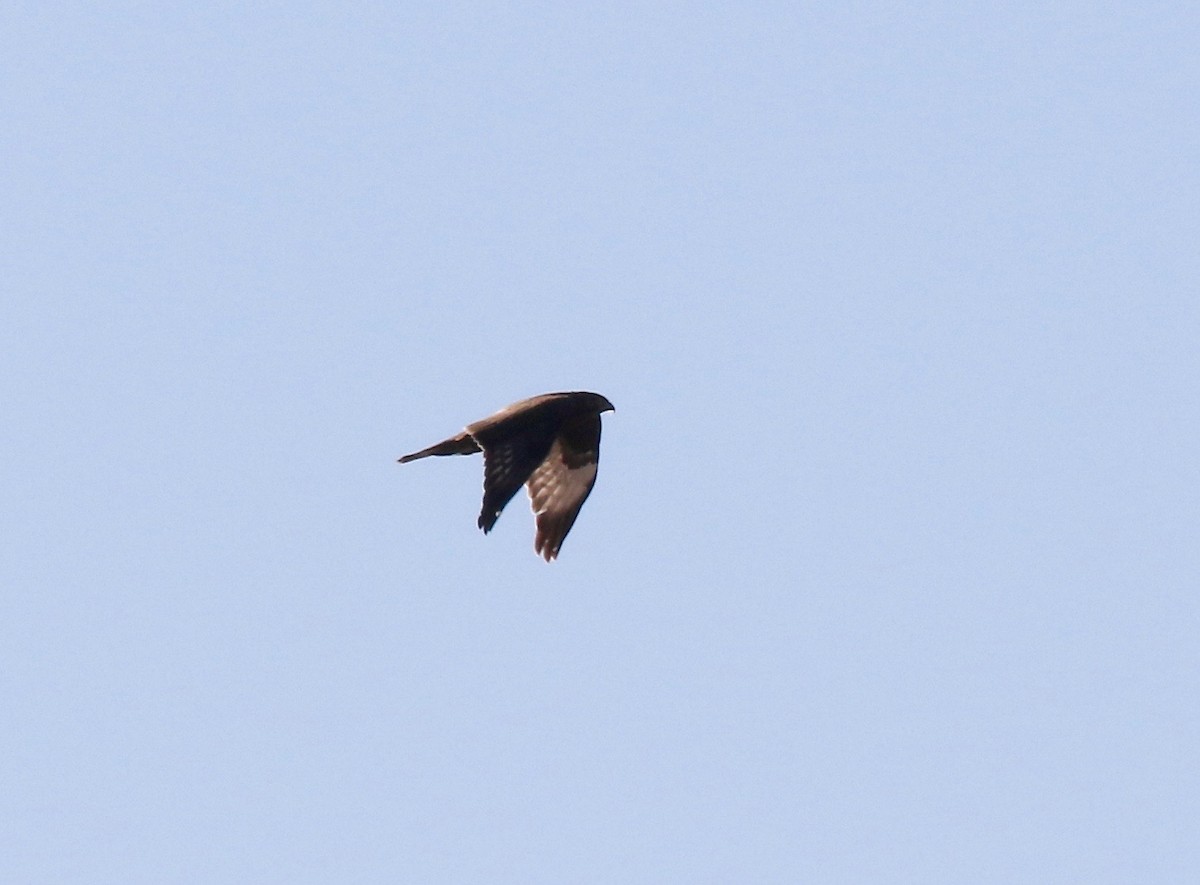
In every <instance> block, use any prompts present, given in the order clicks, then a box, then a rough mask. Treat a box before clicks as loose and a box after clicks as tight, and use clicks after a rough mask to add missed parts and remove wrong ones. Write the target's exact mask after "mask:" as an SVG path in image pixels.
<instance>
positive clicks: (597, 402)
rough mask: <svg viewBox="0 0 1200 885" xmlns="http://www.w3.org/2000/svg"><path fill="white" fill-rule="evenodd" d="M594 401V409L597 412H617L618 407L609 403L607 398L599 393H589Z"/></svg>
mask: <svg viewBox="0 0 1200 885" xmlns="http://www.w3.org/2000/svg"><path fill="white" fill-rule="evenodd" d="M588 396H589V397H591V400H592V408H594V409H595V410H596V411H597V412H615V411H616V410H617V407H616V406H614V405H613V404H612V403H610V402H609V401H608V398H607V397H603V396H601V395H600V394H598V393H589V394H588Z"/></svg>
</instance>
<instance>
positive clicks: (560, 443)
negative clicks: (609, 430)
mask: <svg viewBox="0 0 1200 885" xmlns="http://www.w3.org/2000/svg"><path fill="white" fill-rule="evenodd" d="M599 459H600V416H599V415H597V414H588V415H579V416H576V417H574V418H571V419H568V420H567V421H566V422H565V423H564V424H563V425H562V427H561V428H560V430H559V433H558V435H557V436H556V437H555V438H554V442H553V443H552V445H551V446H550V451H549V453H548V454H547V455H546V457H545V459H544V460H543V461H542V462H541V463H540V464H539V465H538V466H537V468H536V469H535V470H534V471H533V474H532V475H531V476H530V477H529V502H530V504H531V506H532V507H533V512H534V515H535V516H536V518H537V536H536V537H535V538H534V542H533V546H534V549H535V550H536V551H537V552H538V553H539V554H540V555H541V556H542V558H543V559H545V560H546V561H547V562H549V561H550V560H552V559H554V558H555V557H556V556H558V549H559V548H560V547H561V546H562V542H563V539H564V538H566V537H567V532H569V531H571V526H573V525H574V524H575V518H576V517H577V516H579V510H580V508H581V507H583V502H584V501H586V500H587V496H588V495H589V494H591V491H592V486H594V485H595V484H596V468H597V462H598V461H599Z"/></svg>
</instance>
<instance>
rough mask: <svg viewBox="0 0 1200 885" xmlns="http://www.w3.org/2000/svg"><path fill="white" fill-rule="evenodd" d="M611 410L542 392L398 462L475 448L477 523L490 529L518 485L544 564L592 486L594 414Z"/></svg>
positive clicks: (585, 398)
mask: <svg viewBox="0 0 1200 885" xmlns="http://www.w3.org/2000/svg"><path fill="white" fill-rule="evenodd" d="M611 411H615V409H614V408H613V404H612V403H610V402H609V401H608V400H607V399H605V398H604V397H602V396H601V395H600V394H598V393H586V392H583V391H573V392H570V393H543V394H542V395H541V396H534V397H530V398H529V399H523V400H521V401H520V402H517V403H513V404H512V405H511V406H506V407H505V408H503V409H501V410H500V411H499V412H497V413H496V414H494V415H492V416H491V417H489V418H484V419H483V420H482V421H476V422H475V423H474V424H468V425H467V429H466V430H464V431H463V432H462V433H460V434H458V436H452V437H450V438H449V439H447V440H443V441H442V442H440V443H438V444H437V445H433V446H430V447H429V448H427V449H422V450H421V451H419V452H413V453H412V454H411V455H405V456H404V457H403V458H401V459H400V463H401V464H407V463H408V462H409V461H416V460H417V459H418V458H428V457H429V456H430V455H473V454H475V453H476V452H479V451H482V452H483V510H482V511H480V513H479V527H480V528H481V529H483V533H484V534H485V535H486V534H487V533H488V532H490V531H491V530H492V526H494V525H495V524H496V520H497V519H499V518H500V511H502V510H503V509H504V505H506V504H507V503H508V502H509V501H511V500H512V497H513V495H515V494H516V493H517V490H518V489H520V488H521V486H525V487H526V490H527V491H528V492H529V502H530V504H531V506H532V507H533V513H534V516H535V517H536V521H537V534H536V535H535V537H534V540H533V549H534V550H536V551H537V552H538V554H539V555H541V556H542V558H543V559H545V560H546V562H550V561H551V560H552V559H554V558H555V557H556V556H558V549H559V548H560V547H561V546H562V542H563V539H564V538H565V537H566V536H567V532H569V531H570V530H571V526H572V525H574V523H575V517H577V516H578V515H579V510H580V508H581V507H583V502H584V501H586V500H587V496H588V495H589V494H590V493H591V491H592V486H593V485H595V484H596V462H597V461H598V460H599V458H600V415H601V413H602V412H611Z"/></svg>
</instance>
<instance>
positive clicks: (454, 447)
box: [400, 430, 480, 464]
mask: <svg viewBox="0 0 1200 885" xmlns="http://www.w3.org/2000/svg"><path fill="white" fill-rule="evenodd" d="M479 450H480V449H479V443H477V442H475V439H474V438H473V437H472V436H471V434H469V433H467V432H466V431H465V430H464V431H463V432H462V433H460V434H459V435H458V436H452V437H450V439H446V440H442V441H441V442H440V443H438V444H437V445H433V446H430V447H429V448H427V449H421V451H419V452H413V453H412V454H411V455H405V456H404V457H403V458H401V459H400V463H401V464H407V463H408V462H409V461H416V460H417V459H418V458H428V457H429V456H430V455H473V454H475V453H476V452H478V451H479Z"/></svg>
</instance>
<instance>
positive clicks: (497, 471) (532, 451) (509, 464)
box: [479, 422, 554, 534]
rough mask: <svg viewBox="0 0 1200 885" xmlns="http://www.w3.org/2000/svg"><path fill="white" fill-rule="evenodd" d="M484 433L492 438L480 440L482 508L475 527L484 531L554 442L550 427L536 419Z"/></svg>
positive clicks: (496, 517)
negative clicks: (519, 427) (524, 424)
mask: <svg viewBox="0 0 1200 885" xmlns="http://www.w3.org/2000/svg"><path fill="white" fill-rule="evenodd" d="M488 436H490V437H492V438H490V439H487V440H486V441H485V440H483V439H481V440H480V443H481V444H482V446H483V509H482V510H481V511H480V512H479V527H480V528H481V529H483V531H484V533H485V534H486V533H487V532H490V531H491V530H492V526H494V525H495V524H496V520H497V519H499V518H500V511H502V510H503V509H504V505H506V504H507V503H508V502H509V501H511V500H512V496H513V495H515V494H516V493H517V490H518V489H520V488H521V486H523V485H524V484H525V482H526V480H528V479H529V476H530V474H532V473H533V471H534V469H535V468H536V467H537V466H538V465H539V464H540V463H542V461H543V460H545V458H546V453H547V452H548V451H550V445H551V444H552V443H553V442H554V427H553V425H550V424H546V423H544V422H538V423H534V424H532V425H531V426H529V427H525V428H521V429H510V430H509V431H508V432H505V433H503V434H488Z"/></svg>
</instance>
